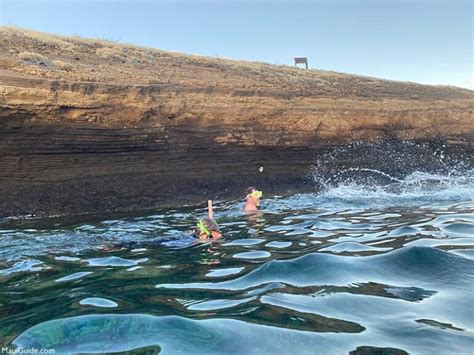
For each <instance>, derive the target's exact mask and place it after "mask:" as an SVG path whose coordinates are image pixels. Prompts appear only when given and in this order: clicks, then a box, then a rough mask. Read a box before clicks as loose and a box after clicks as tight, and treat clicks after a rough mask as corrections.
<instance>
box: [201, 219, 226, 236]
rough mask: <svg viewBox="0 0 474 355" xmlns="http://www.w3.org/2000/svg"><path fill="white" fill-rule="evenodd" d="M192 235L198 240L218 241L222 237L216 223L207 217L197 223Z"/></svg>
mask: <svg viewBox="0 0 474 355" xmlns="http://www.w3.org/2000/svg"><path fill="white" fill-rule="evenodd" d="M194 234H196V236H197V237H198V238H199V239H208V238H212V239H219V238H220V237H221V236H222V234H221V231H220V230H219V226H218V225H217V223H216V221H215V220H214V219H212V218H209V217H206V218H203V219H201V220H199V221H198V223H197V224H196V228H195V229H194Z"/></svg>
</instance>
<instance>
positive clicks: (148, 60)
mask: <svg viewBox="0 0 474 355" xmlns="http://www.w3.org/2000/svg"><path fill="white" fill-rule="evenodd" d="M0 38H1V40H0V60H1V61H2V62H0V65H2V67H4V68H8V69H9V70H13V71H17V72H20V73H27V74H30V75H31V72H30V71H29V69H31V68H27V67H28V66H31V65H32V64H33V65H34V64H36V67H35V68H33V69H35V70H36V71H37V73H38V74H34V75H41V76H43V77H46V78H54V79H66V80H86V81H101V82H114V83H125V84H127V85H129V84H140V85H148V84H150V83H167V84H170V85H182V84H186V85H196V86H201V87H221V88H223V87H226V88H228V89H230V90H242V89H250V90H262V91H265V90H271V91H272V92H281V93H282V94H283V95H288V96H291V97H293V96H295V95H297V96H318V97H321V96H328V97H335V98H339V97H354V96H355V97H357V96H360V97H364V98H367V97H372V98H382V97H397V98H402V97H404V98H415V99H418V98H419V99H423V98H434V97H440V98H441V97H442V98H446V97H459V96H458V95H460V96H462V97H464V96H467V95H468V94H470V93H469V92H467V91H466V90H463V89H456V88H449V89H448V88H445V87H444V88H442V87H433V86H422V85H419V84H412V83H401V82H395V81H388V80H382V79H377V78H370V77H364V76H357V75H350V74H344V73H336V72H331V71H323V70H316V69H310V70H305V69H299V68H295V67H293V66H291V65H272V64H268V63H262V62H249V61H239V60H231V59H226V58H212V57H205V56H200V55H187V54H181V53H175V52H165V51H162V50H159V49H153V48H144V47H140V46H135V45H130V44H122V43H116V42H110V41H106V40H102V39H86V38H81V37H78V36H74V37H66V36H56V35H52V34H48V33H40V32H33V31H28V30H22V29H17V28H12V27H2V26H0ZM18 59H20V60H19V61H18V63H16V62H15V61H14V60H18ZM42 63H44V64H46V65H42Z"/></svg>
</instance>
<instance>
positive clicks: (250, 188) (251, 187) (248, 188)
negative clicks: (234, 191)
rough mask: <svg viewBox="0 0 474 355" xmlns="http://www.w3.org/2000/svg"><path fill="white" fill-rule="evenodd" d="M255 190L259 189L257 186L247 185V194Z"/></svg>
mask: <svg viewBox="0 0 474 355" xmlns="http://www.w3.org/2000/svg"><path fill="white" fill-rule="evenodd" d="M255 190H257V188H255V187H253V186H250V187H247V190H246V192H247V195H250V194H251V193H252V192H254V191H255Z"/></svg>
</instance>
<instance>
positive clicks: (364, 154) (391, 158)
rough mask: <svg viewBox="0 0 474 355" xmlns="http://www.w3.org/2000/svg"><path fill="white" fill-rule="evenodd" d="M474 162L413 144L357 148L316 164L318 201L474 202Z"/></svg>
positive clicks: (338, 151) (436, 147) (358, 145)
mask: <svg viewBox="0 0 474 355" xmlns="http://www.w3.org/2000/svg"><path fill="white" fill-rule="evenodd" d="M472 167H473V162H472V156H470V155H468V154H460V153H458V152H456V153H453V152H450V151H449V150H447V149H446V147H445V146H443V145H442V144H441V145H434V144H427V143H423V144H418V143H415V142H387V141H382V142H375V143H373V142H372V143H369V142H356V143H353V144H351V145H350V146H347V147H344V148H341V147H339V148H336V149H334V150H331V151H329V152H327V153H326V154H324V155H321V156H319V157H317V158H316V160H315V162H314V167H313V170H312V178H313V181H314V183H315V185H316V188H317V190H318V191H320V193H319V194H318V198H319V199H323V200H332V201H334V200H339V201H345V202H350V203H357V204H364V205H371V204H375V205H380V204H383V205H387V204H389V205H399V204H406V203H410V202H415V201H418V202H419V201H420V200H422V201H426V202H435V201H453V200H461V201H466V200H473V199H474V169H473V168H472Z"/></svg>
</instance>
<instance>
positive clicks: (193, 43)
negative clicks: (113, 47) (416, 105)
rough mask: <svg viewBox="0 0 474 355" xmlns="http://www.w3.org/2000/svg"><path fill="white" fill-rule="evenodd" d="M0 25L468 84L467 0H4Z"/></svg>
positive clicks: (470, 31)
mask: <svg viewBox="0 0 474 355" xmlns="http://www.w3.org/2000/svg"><path fill="white" fill-rule="evenodd" d="M0 24H1V25H11V26H16V27H21V28H27V29H32V30H37V31H42V32H50V33H56V34H64V35H80V36H82V37H93V38H101V39H110V40H114V41H119V42H125V43H133V44H137V45H142V46H147V47H154V48H159V49H163V50H169V51H176V52H183V53H189V54H201V55H208V56H214V57H221V58H232V59H240V60H253V61H262V62H268V63H273V64H288V65H293V58H294V57H299V56H302V57H307V58H308V61H309V66H310V67H311V68H316V69H323V70H332V71H338V72H345V73H353V74H360V75H367V76H374V77H379V78H384V79H392V80H401V81H412V82H418V83H423V84H440V85H455V86H461V87H467V88H471V89H473V86H472V85H473V81H474V78H473V76H474V75H473V47H474V41H473V1H467V0H444V1H443V0H431V1H430V0H333V1H330V0H314V1H311V0H306V1H305V0H296V1H290V0H285V1H282V0H253V1H251V0H228V1H226V0H213V1H212V0H194V1H193V0H175V1H171V0H155V1H152V0H136V1H132V0H129V1H125V0H102V1H92V0H83V1H80V0H0Z"/></svg>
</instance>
